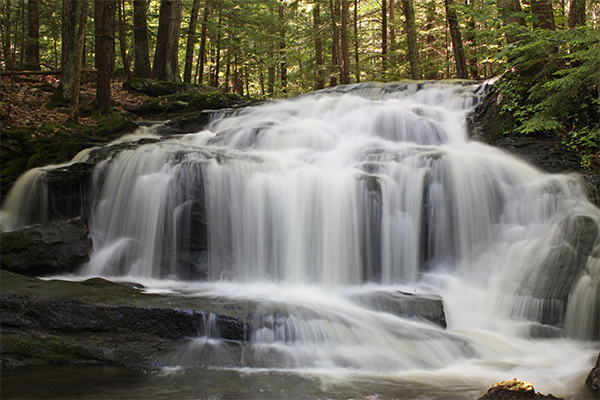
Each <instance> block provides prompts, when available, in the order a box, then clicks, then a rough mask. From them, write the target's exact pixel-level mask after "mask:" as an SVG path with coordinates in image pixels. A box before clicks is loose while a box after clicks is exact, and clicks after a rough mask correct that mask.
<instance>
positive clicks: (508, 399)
mask: <svg viewBox="0 0 600 400" xmlns="http://www.w3.org/2000/svg"><path fill="white" fill-rule="evenodd" d="M523 399H533V400H544V399H547V400H552V399H554V400H561V399H559V398H558V397H554V396H553V395H551V394H548V395H543V394H541V393H537V392H536V391H535V389H534V388H533V385H532V384H531V383H529V382H523V381H521V380H518V379H515V378H512V379H511V380H509V381H502V382H496V383H494V384H493V385H492V386H491V387H490V388H489V389H488V391H487V392H486V393H485V394H484V395H483V396H481V397H480V398H479V400H523Z"/></svg>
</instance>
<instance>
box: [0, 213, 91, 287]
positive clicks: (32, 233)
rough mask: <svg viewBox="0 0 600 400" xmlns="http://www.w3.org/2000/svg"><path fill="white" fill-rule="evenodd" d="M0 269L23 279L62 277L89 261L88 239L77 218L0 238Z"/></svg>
mask: <svg viewBox="0 0 600 400" xmlns="http://www.w3.org/2000/svg"><path fill="white" fill-rule="evenodd" d="M0 240H1V241H2V262H1V263H0V265H1V268H2V269H4V270H7V271H11V272H16V273H18V274H23V275H27V276H43V275H53V274H66V273H71V272H73V271H75V269H77V268H78V267H79V266H80V265H81V264H83V263H86V262H88V261H89V260H90V252H91V251H92V238H91V237H90V236H89V231H88V228H87V226H86V224H85V222H84V221H83V220H82V219H81V218H74V219H70V220H68V221H59V222H50V223H48V224H43V225H38V226H34V227H31V228H28V229H23V230H20V231H14V232H6V233H2V234H1V235H0Z"/></svg>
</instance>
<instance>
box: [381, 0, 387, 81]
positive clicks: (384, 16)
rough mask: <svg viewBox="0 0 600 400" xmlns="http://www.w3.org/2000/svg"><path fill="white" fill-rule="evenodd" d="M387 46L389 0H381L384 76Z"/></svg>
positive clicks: (382, 66) (382, 67)
mask: <svg viewBox="0 0 600 400" xmlns="http://www.w3.org/2000/svg"><path fill="white" fill-rule="evenodd" d="M387 46H388V24H387V0H381V69H382V72H383V75H384V76H385V75H386V73H387Z"/></svg>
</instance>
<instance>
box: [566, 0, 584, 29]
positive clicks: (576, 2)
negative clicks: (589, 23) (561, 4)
mask: <svg viewBox="0 0 600 400" xmlns="http://www.w3.org/2000/svg"><path fill="white" fill-rule="evenodd" d="M584 25H585V0H571V1H570V2H569V19H568V21H567V26H568V27H569V29H572V28H575V27H576V26H584Z"/></svg>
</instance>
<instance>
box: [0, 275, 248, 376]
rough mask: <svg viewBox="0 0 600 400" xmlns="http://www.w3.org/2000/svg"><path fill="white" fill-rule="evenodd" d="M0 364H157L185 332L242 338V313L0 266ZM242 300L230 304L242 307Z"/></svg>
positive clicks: (217, 304)
mask: <svg viewBox="0 0 600 400" xmlns="http://www.w3.org/2000/svg"><path fill="white" fill-rule="evenodd" d="M0 274H1V275H0V278H1V280H0V284H1V289H2V290H1V294H0V326H1V329H2V341H1V343H0V361H1V363H2V365H9V366H10V365H28V364H40V363H48V362H68V363H82V362H84V363H90V362H100V363H108V364H114V365H124V366H135V367H155V366H158V365H164V363H165V360H167V359H168V355H169V353H170V352H172V351H174V350H176V349H177V347H178V346H179V345H180V344H181V343H182V342H185V341H186V340H187V338H191V337H197V336H202V335H206V336H208V337H212V338H219V339H225V340H226V341H228V342H243V341H245V340H246V336H247V334H248V333H247V332H248V324H247V323H246V322H245V320H244V319H242V318H240V317H237V316H230V315H226V314H223V313H221V312H218V311H224V310H227V309H228V308H227V307H230V305H228V304H226V303H223V302H222V301H219V300H217V299H190V298H182V297H177V296H166V295H163V296H161V295H155V294H146V293H144V292H143V291H142V290H141V289H140V286H139V285H132V284H126V283H115V282H110V281H107V280H104V279H101V278H93V279H89V280H86V281H83V282H69V281H62V280H51V281H42V280H39V279H36V278H30V277H26V276H22V275H19V274H14V273H10V272H8V271H1V272H0ZM239 309H241V307H234V308H233V310H234V312H235V310H239Z"/></svg>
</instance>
